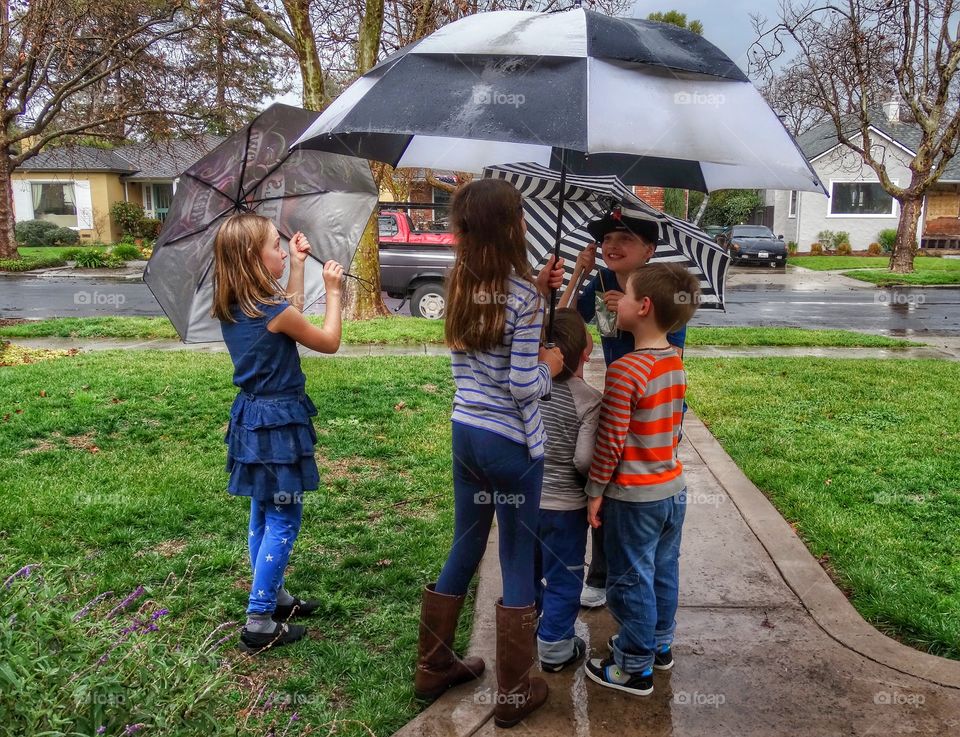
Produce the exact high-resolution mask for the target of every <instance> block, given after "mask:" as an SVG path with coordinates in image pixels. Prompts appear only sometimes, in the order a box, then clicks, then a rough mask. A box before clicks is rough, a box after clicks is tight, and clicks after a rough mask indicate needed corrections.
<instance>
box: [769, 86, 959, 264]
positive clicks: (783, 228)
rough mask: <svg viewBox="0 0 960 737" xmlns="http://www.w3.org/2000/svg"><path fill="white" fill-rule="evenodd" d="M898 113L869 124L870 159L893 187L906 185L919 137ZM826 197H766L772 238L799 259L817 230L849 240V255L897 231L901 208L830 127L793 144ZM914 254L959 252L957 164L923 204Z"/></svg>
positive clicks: (891, 107) (889, 108)
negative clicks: (789, 244)
mask: <svg viewBox="0 0 960 737" xmlns="http://www.w3.org/2000/svg"><path fill="white" fill-rule="evenodd" d="M901 113H902V110H901V105H900V104H898V103H897V102H890V103H887V104H886V105H884V107H883V110H877V111H876V112H875V113H874V115H872V116H871V122H872V125H871V126H870V127H869V131H870V145H871V147H872V153H873V155H874V157H876V158H877V159H878V160H880V161H883V162H884V165H885V167H886V170H887V173H888V175H889V176H890V179H891V180H892V181H893V182H894V184H897V185H901V186H903V185H906V184H908V183H909V181H910V176H911V172H910V161H911V160H912V159H913V158H914V156H915V155H916V148H917V144H918V143H919V140H920V130H919V128H918V127H917V125H916V123H911V122H906V121H904V120H902V119H901V118H902V115H901ZM797 144H798V145H799V146H800V149H801V150H802V151H803V153H804V155H805V156H806V157H807V158H808V159H809V161H810V164H811V165H812V166H813V168H814V170H815V171H816V172H817V175H818V176H819V177H820V181H821V182H823V184H824V186H825V187H826V189H827V192H828V193H829V194H828V195H823V194H819V193H817V192H790V191H785V190H777V191H773V190H768V191H767V192H766V205H767V207H768V209H769V208H770V206H772V210H773V220H772V222H773V231H774V233H777V234H781V233H782V234H783V236H784V238H785V240H787V241H794V242H796V243H797V247H798V248H797V250H798V251H800V252H801V253H803V252H808V251H810V247H811V244H812V243H814V242H816V241H817V234H818V233H819V232H821V231H823V230H831V231H835V232H836V231H843V232H846V233H849V235H850V245H851V247H852V248H853V250H854V251H865V250H867V248H868V247H869V245H870V244H871V243H873V242H875V241H876V240H877V234H878V233H879V232H880V231H881V230H884V229H887V228H896V227H897V224H898V223H899V221H900V207H899V205H898V203H897V202H896V200H894V199H893V198H892V197H891V196H890V195H889V194H887V193H886V192H885V191H884V189H883V188H882V187H881V186H880V182H879V181H878V179H877V175H876V172H874V171H873V170H872V169H871V168H870V167H869V166H867V165H866V164H864V163H863V160H862V158H861V157H860V156H859V155H858V154H856V153H855V152H854V151H852V150H851V149H849V148H847V147H846V146H844V145H843V144H841V143H839V142H838V140H837V133H836V128H835V127H834V124H833V122H832V121H826V122H824V123H820V124H819V125H817V126H814V127H813V128H811V129H810V130H808V131H807V132H805V133H803V134H802V135H800V136H799V137H798V138H797ZM917 235H918V240H919V242H920V248H921V249H925V250H942V249H957V248H960V156H957V157H955V158H954V159H953V160H952V161H951V162H950V164H949V165H948V166H947V169H946V170H945V171H944V173H943V176H941V177H940V181H939V182H937V184H935V185H934V186H933V187H932V188H931V189H930V190H929V191H928V192H927V195H926V197H925V198H924V202H923V210H922V212H921V215H920V223H919V228H918V234H917Z"/></svg>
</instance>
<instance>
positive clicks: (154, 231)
mask: <svg viewBox="0 0 960 737" xmlns="http://www.w3.org/2000/svg"><path fill="white" fill-rule="evenodd" d="M162 227H163V223H161V222H160V221H159V220H157V219H156V218H144V219H143V220H141V221H140V223H139V225H138V232H139V233H140V236H141V237H142V238H150V239H154V238H156V237H157V236H158V235H160V228H162Z"/></svg>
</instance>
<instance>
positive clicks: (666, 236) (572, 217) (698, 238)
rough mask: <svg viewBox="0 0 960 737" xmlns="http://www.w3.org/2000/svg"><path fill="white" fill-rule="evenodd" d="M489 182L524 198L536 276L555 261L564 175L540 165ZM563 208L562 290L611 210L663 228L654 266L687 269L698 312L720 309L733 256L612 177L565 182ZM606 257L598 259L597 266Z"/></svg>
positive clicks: (500, 169)
mask: <svg viewBox="0 0 960 737" xmlns="http://www.w3.org/2000/svg"><path fill="white" fill-rule="evenodd" d="M483 175H484V176H485V177H493V178H498V179H505V180H506V181H508V182H510V183H511V184H512V185H513V186H514V187H516V188H517V189H518V190H520V192H521V193H522V194H523V198H524V201H523V209H524V215H525V219H526V222H527V245H528V246H529V248H528V254H529V259H530V264H531V266H533V268H534V270H537V269H539V268H540V267H542V266H543V265H544V264H545V263H546V262H547V259H548V258H549V257H550V256H551V255H553V252H554V239H555V236H556V222H557V218H558V217H559V209H560V172H556V171H553V170H551V169H547V168H546V167H543V166H539V165H537V164H513V165H508V166H494V167H490V168H488V169H486V170H485V171H484V173H483ZM564 199H565V204H564V207H563V221H562V229H561V239H560V254H561V256H563V259H564V271H565V272H566V274H565V277H564V286H566V284H568V283H569V280H570V278H571V277H572V275H573V269H574V266H575V262H576V260H577V254H579V253H580V251H582V250H583V249H584V248H586V247H587V246H589V245H590V244H591V243H593V242H594V238H593V236H591V235H590V233H588V232H587V228H586V225H587V223H588V222H590V221H591V220H594V219H596V218H598V217H600V216H602V215H604V214H605V213H607V212H609V211H610V210H611V209H612V208H613V207H619V208H620V211H621V214H623V215H625V216H627V217H635V218H640V219H643V220H651V221H653V222H655V223H657V225H658V226H659V228H660V242H659V243H658V244H657V249H656V251H655V252H654V255H653V258H652V259H651V260H650V262H651V263H654V262H657V261H673V262H678V263H682V264H684V265H685V266H686V267H687V268H688V269H689V270H690V272H691V273H693V274H694V275H695V276H696V277H697V278H698V279H699V280H700V307H701V308H722V307H723V298H724V286H725V281H726V277H727V267H728V266H729V265H730V255H729V254H728V253H727V252H726V251H724V250H723V249H722V248H721V247H720V246H718V245H717V244H716V243H714V242H713V241H712V240H711V239H710V236H708V235H707V234H706V233H704V232H703V231H702V230H700V229H699V228H697V227H695V226H693V225H691V224H690V223H688V222H686V221H684V220H679V219H677V218H674V217H670V216H669V215H666V214H664V213H662V212H660V211H659V210H657V209H655V208H653V207H651V206H650V205H648V204H647V203H645V202H644V201H643V200H641V199H639V198H638V197H637V196H636V195H634V194H633V192H632V191H631V190H630V188H629V187H627V186H625V185H624V184H623V182H621V181H620V180H619V179H617V178H616V177H613V176H607V177H579V176H572V175H568V176H567V177H566V193H565V198H564ZM601 261H602V254H601V253H598V254H597V263H598V264H600V263H601Z"/></svg>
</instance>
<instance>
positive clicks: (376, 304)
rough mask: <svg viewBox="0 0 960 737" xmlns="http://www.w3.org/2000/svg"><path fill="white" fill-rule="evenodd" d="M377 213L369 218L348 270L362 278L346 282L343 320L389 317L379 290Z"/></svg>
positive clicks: (374, 212) (388, 311)
mask: <svg viewBox="0 0 960 737" xmlns="http://www.w3.org/2000/svg"><path fill="white" fill-rule="evenodd" d="M377 214H378V213H377V211H376V210H374V211H373V214H372V215H370V219H369V220H368V221H367V227H366V228H365V229H364V231H363V235H362V236H361V237H360V245H359V246H357V253H356V255H355V256H354V257H353V264H352V265H351V267H350V273H351V274H354V275H356V276H358V277H360V278H361V279H363V282H358V281H357V280H356V279H347V280H346V282H347V283H346V293H345V297H346V298H345V299H344V303H343V319H345V320H369V319H371V318H374V317H384V316H386V315H389V314H390V310H389V309H387V305H386V304H384V301H383V293H382V291H381V288H380V238H379V229H378V228H377Z"/></svg>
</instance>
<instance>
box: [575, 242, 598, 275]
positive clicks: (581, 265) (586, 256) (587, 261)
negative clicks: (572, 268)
mask: <svg viewBox="0 0 960 737" xmlns="http://www.w3.org/2000/svg"><path fill="white" fill-rule="evenodd" d="M596 265H597V244H596V243H591V244H590V245H589V246H587V247H586V248H584V249H583V250H582V251H580V254H579V255H578V256H577V267H576V268H577V271H581V272H583V271H585V272H587V273H588V274H589V273H590V272H591V271H593V267H594V266H596Z"/></svg>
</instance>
